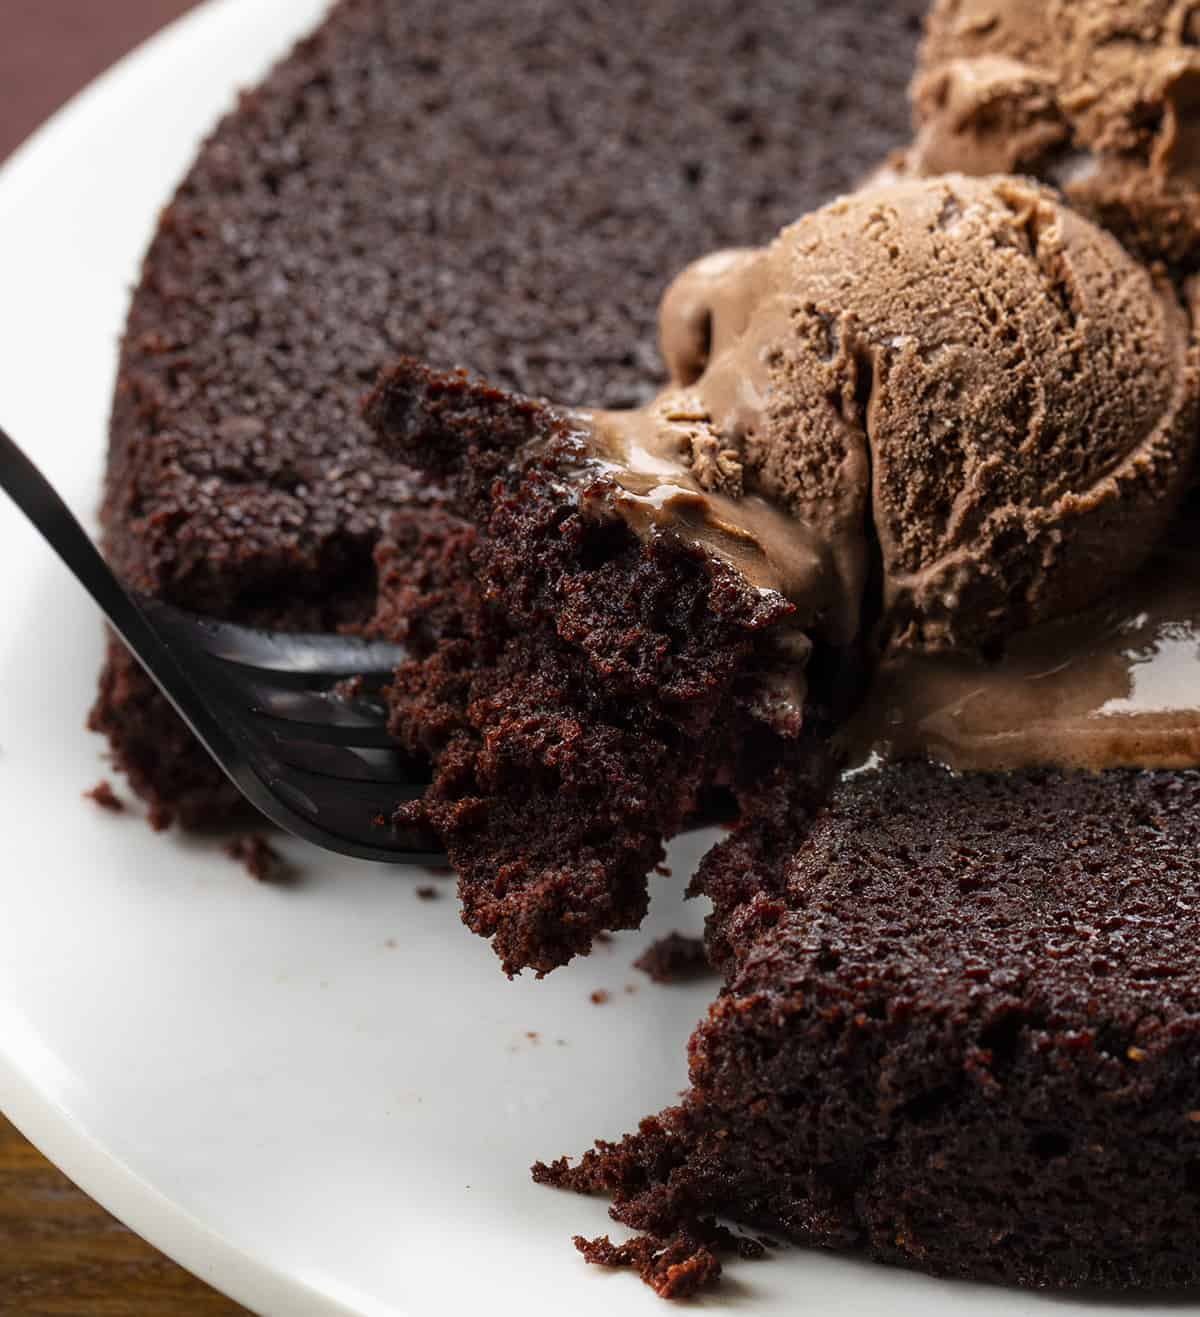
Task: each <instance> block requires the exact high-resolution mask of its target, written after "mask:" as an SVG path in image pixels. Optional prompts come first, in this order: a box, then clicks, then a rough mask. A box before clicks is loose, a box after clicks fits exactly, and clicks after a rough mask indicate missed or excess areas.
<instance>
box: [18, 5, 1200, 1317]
mask: <svg viewBox="0 0 1200 1317" xmlns="http://www.w3.org/2000/svg"><path fill="white" fill-rule="evenodd" d="M400 2H401V0H397V3H400ZM323 8H324V5H323V3H322V0H221V2H220V3H213V4H210V5H208V6H206V7H204V8H202V9H200V10H199V11H198V12H196V13H195V14H194V15H193V16H191V17H189V18H188V19H186V20H184V21H183V22H181V23H179V24H177V25H176V26H175V27H173V28H172V29H170V30H169V31H168V32H167V33H165V34H164V35H162V36H161V37H159V38H158V39H157V40H155V41H154V42H153V43H151V44H150V45H149V46H147V47H145V48H144V49H143V50H142V51H140V52H139V53H137V54H136V55H135V56H133V57H132V58H131V59H129V60H127V61H126V62H125V63H123V64H122V65H120V66H119V67H118V68H117V69H116V70H114V71H113V72H112V73H111V74H109V75H108V76H107V77H105V78H103V79H101V80H100V81H99V82H97V83H96V84H95V85H94V86H93V87H92V88H91V89H90V90H89V91H88V92H86V93H85V94H84V95H83V96H81V97H80V98H79V99H78V100H77V101H76V102H74V104H73V105H72V106H71V107H70V108H69V109H68V110H67V111H66V112H65V113H63V114H62V115H60V116H59V117H58V118H57V119H56V120H55V121H53V122H52V123H51V124H50V125H49V126H48V127H47V128H46V129H44V130H43V131H42V132H41V133H40V134H39V135H38V136H37V137H36V138H35V139H34V140H33V141H32V142H31V143H30V144H29V145H28V146H27V147H26V148H25V149H24V150H23V151H22V152H20V153H19V154H18V155H17V156H16V157H15V158H14V159H13V161H12V162H11V163H10V164H9V165H8V166H7V167H6V168H5V169H4V170H3V172H2V173H0V363H2V366H0V381H2V383H0V409H2V410H0V415H2V416H3V418H4V422H5V424H6V425H8V426H9V427H10V428H11V429H12V430H13V432H14V433H15V435H16V436H17V437H18V438H19V439H20V441H21V442H22V443H24V444H26V445H27V446H29V448H30V449H31V450H32V451H33V452H34V454H35V455H36V457H37V458H38V460H39V461H41V462H42V463H43V464H44V466H45V468H46V470H47V471H48V473H49V474H50V476H51V477H52V479H54V480H55V481H57V482H58V484H59V487H60V488H61V489H62V490H63V491H64V492H65V494H66V495H67V497H68V499H69V500H70V501H71V502H72V503H73V505H74V506H75V508H76V509H77V510H81V512H82V513H84V514H87V513H89V512H90V510H91V509H92V507H93V505H94V504H95V502H96V499H97V491H98V489H99V480H100V471H101V461H102V452H103V447H104V432H105V419H106V413H107V409H108V401H109V395H110V391H111V387H112V377H113V369H114V362H115V347H116V340H117V336H118V334H119V332H120V328H121V323H122V319H123V316H124V311H125V304H126V299H127V294H128V288H129V286H130V284H131V283H132V281H133V279H134V278H135V274H136V270H137V265H138V261H139V259H140V255H141V252H142V249H143V247H144V245H145V242H146V240H147V238H148V236H149V233H150V230H151V226H152V223H153V220H154V216H155V214H156V211H157V209H158V207H159V206H160V205H161V204H162V203H163V202H164V201H165V200H166V198H167V196H168V194H169V191H170V188H171V187H172V186H173V184H174V182H175V181H176V179H177V178H179V177H180V175H181V174H182V172H183V170H184V169H185V168H186V166H187V164H188V161H189V160H190V159H191V157H192V155H193V154H194V151H195V147H196V144H197V142H198V140H199V138H200V137H201V135H202V134H203V133H204V132H205V131H206V130H207V128H208V127H209V126H210V125H211V124H212V122H213V121H214V120H215V118H216V116H217V115H218V113H220V112H221V111H222V110H223V109H224V108H226V106H227V105H228V104H229V103H231V101H232V97H233V93H234V90H235V88H237V87H238V86H240V85H245V84H246V83H247V82H250V81H252V80H253V79H255V78H256V77H258V76H259V75H260V74H261V73H262V72H263V71H264V70H265V68H266V67H267V65H268V64H269V62H270V61H271V60H272V59H273V58H274V57H275V56H277V55H278V54H280V53H281V52H282V51H283V50H284V49H285V48H286V47H287V46H288V44H289V43H290V41H291V39H292V38H294V37H295V36H297V35H299V34H300V33H302V32H303V31H305V30H306V29H307V28H309V27H311V25H312V24H313V23H314V22H315V21H316V19H317V18H318V16H319V14H320V13H321V12H322V10H323ZM0 504H2V506H0V562H2V563H3V564H4V566H3V568H2V569H0V615H2V616H3V618H4V627H3V632H2V634H0V831H2V835H3V838H4V841H3V850H2V851H0V854H2V855H3V859H2V861H0V909H2V910H3V917H2V918H0V1105H2V1106H3V1108H4V1110H5V1111H6V1112H7V1113H8V1115H9V1116H10V1117H11V1118H12V1119H13V1120H14V1121H15V1122H16V1123H17V1125H19V1126H20V1128H21V1129H22V1130H23V1131H24V1132H25V1133H26V1134H27V1135H28V1136H29V1137H30V1138H31V1139H33V1141H34V1142H35V1143H37V1144H38V1145H39V1146H40V1147H41V1148H42V1149H43V1151H45V1152H46V1153H47V1154H48V1155H49V1156H50V1157H52V1158H53V1159H54V1160H55V1161H56V1162H57V1163H58V1164H59V1165H60V1166H62V1167H63V1169H64V1170H65V1171H66V1172H67V1173H68V1174H69V1175H71V1176H72V1177H73V1178H74V1179H75V1180H76V1181H78V1183H79V1184H80V1185H82V1186H83V1187H84V1188H85V1189H86V1190H87V1191H88V1192H89V1193H91V1194H93V1195H94V1196H95V1197H96V1198H98V1199H99V1200H100V1201H101V1202H102V1203H103V1204H104V1205H105V1206H107V1207H108V1208H109V1209H111V1210H112V1211H113V1212H115V1213H116V1214H117V1215H118V1216H120V1217H121V1218H123V1219H124V1220H125V1221H127V1222H128V1223H129V1224H130V1225H131V1226H132V1227H133V1228H134V1229H135V1230H137V1231H139V1232H140V1233H141V1234H143V1235H145V1236H146V1237H147V1238H148V1239H150V1240H151V1241H152V1242H153V1243H154V1244H156V1245H158V1247H159V1248H161V1249H164V1250H165V1251H166V1252H167V1253H169V1254H171V1255H172V1256H173V1257H175V1258H177V1259H179V1260H180V1261H181V1262H182V1263H183V1264H184V1265H185V1266H187V1267H190V1268H191V1269H192V1270H193V1271H195V1272H197V1273H199V1274H200V1275H201V1276H203V1277H204V1278H205V1279H207V1280H209V1281H210V1282H212V1283H213V1284H214V1285H217V1286H218V1287H220V1288H221V1289H223V1290H225V1291H227V1292H228V1293H229V1294H231V1295H233V1296H234V1297H236V1298H238V1299H240V1300H241V1301H242V1302H243V1303H245V1304H247V1305H249V1306H250V1307H252V1308H255V1309H258V1310H260V1311H264V1312H271V1313H285V1314H289V1317H290V1315H291V1314H307V1313H314V1314H330V1313H361V1314H368V1313H369V1314H376V1313H379V1314H383V1313H387V1314H403V1315H404V1317H427V1315H428V1314H434V1313H444V1312H457V1311H459V1310H464V1311H465V1310H468V1309H470V1310H472V1311H478V1312H481V1313H487V1314H488V1315H489V1317H510V1315H511V1317H517V1315H518V1314H520V1315H521V1317H548V1315H549V1314H551V1313H555V1314H557V1313H559V1312H560V1311H561V1310H562V1309H563V1308H564V1307H565V1308H566V1309H567V1310H568V1311H570V1312H572V1313H575V1314H580V1315H582V1317H586V1315H587V1314H601V1313H603V1314H611V1313H612V1312H613V1311H619V1312H621V1313H629V1314H637V1313H643V1314H650V1313H654V1314H657V1315H658V1317H662V1314H663V1312H664V1311H666V1310H665V1309H663V1308H662V1307H661V1305H660V1303H659V1301H658V1300H657V1299H655V1298H654V1297H653V1296H652V1295H651V1294H650V1292H649V1291H648V1290H646V1289H645V1288H644V1287H643V1286H641V1285H639V1284H638V1283H637V1281H636V1280H634V1279H632V1278H631V1277H629V1276H610V1275H606V1274H605V1273H602V1272H600V1271H598V1270H596V1269H593V1268H588V1267H586V1266H585V1265H584V1263H583V1262H582V1261H581V1260H580V1259H579V1258H578V1257H577V1255H576V1254H575V1252H574V1251H573V1249H572V1248H571V1246H570V1242H569V1236H570V1235H571V1234H572V1233H575V1232H582V1233H585V1234H592V1233H599V1232H602V1231H604V1230H606V1229H608V1228H609V1222H608V1220H607V1217H606V1214H605V1208H604V1204H602V1203H600V1202H597V1201H593V1200H587V1199H583V1198H577V1197H574V1196H566V1195H562V1194H557V1193H554V1192H551V1191H549V1190H546V1189H539V1188H537V1187H535V1186H534V1185H533V1184H531V1182H530V1180H529V1176H528V1167H529V1165H530V1163H531V1162H532V1161H533V1160H534V1159H535V1158H538V1157H547V1158H549V1157H554V1156H557V1155H559V1154H561V1153H563V1152H571V1153H574V1152H578V1151H581V1150H582V1149H583V1148H584V1147H586V1146H587V1145H588V1143H589V1142H590V1140H591V1139H592V1138H593V1137H594V1136H597V1135H605V1136H616V1135H618V1134H620V1133H622V1132H624V1131H625V1130H627V1129H630V1128H632V1127H633V1126H634V1124H635V1123H636V1121H637V1120H638V1119H639V1118H640V1117H641V1116H642V1115H644V1114H646V1113H649V1112H652V1111H655V1110H657V1109H658V1108H660V1107H661V1106H663V1105H665V1104H667V1103H669V1102H670V1101H671V1100H672V1099H673V1098H674V1096H675V1094H676V1093H677V1092H678V1091H679V1090H680V1089H681V1088H682V1087H683V1086H684V1083H685V1065H684V1042H685V1039H686V1037H687V1035H688V1033H689V1031H690V1029H691V1027H692V1025H693V1023H694V1022H695V1021H696V1020H697V1019H698V1018H699V1016H700V1014H701V1013H702V1011H703V1009H704V1007H705V1005H706V1002H707V999H708V998H709V996H711V993H712V988H711V985H702V986H699V987H692V988H669V989H668V988H655V987H653V986H651V985H650V984H649V983H648V982H647V981H646V980H645V979H644V978H643V977H642V976H640V975H638V974H636V973H634V972H633V971H632V970H631V969H630V962H631V961H632V960H633V958H634V956H635V955H636V954H637V952H638V950H639V949H640V948H641V947H642V945H643V944H644V943H645V942H647V941H648V940H649V939H650V938H651V937H653V936H656V935H659V934H661V933H664V932H666V931H669V930H670V929H672V928H685V929H689V930H693V929H695V928H697V927H698V926H699V922H700V918H701V914H702V912H701V910H699V909H698V908H696V907H694V906H689V907H684V906H683V905H682V903H681V900H680V892H681V889H682V886H683V881H684V880H685V879H686V876H687V873H688V871H689V868H690V866H691V865H692V864H693V863H694V862H695V859H696V857H697V856H698V854H699V851H700V847H701V846H702V845H703V843H704V839H703V838H692V839H690V840H689V841H688V842H686V843H684V844H681V845H680V846H677V847H676V848H675V849H674V852H673V855H672V862H673V864H674V866H675V872H676V878H675V879H674V880H672V881H670V882H662V883H659V884H658V885H657V890H656V898H655V902H654V909H653V914H652V916H651V919H650V921H649V923H648V925H647V928H646V929H645V930H644V931H643V932H642V933H641V934H639V935H637V936H624V937H620V938H618V939H617V940H616V941H615V942H614V944H613V945H612V946H611V947H609V948H606V949H601V950H599V951H598V952H597V953H596V954H595V955H593V956H592V957H591V958H590V959H588V960H586V961H582V962H578V963H576V964H575V965H573V966H572V967H570V968H569V969H568V970H566V971H561V972H559V973H557V974H555V975H553V976H552V977H551V978H550V979H549V980H547V981H546V982H544V983H537V982H534V981H531V980H528V979H526V980H523V981H520V982H517V983H512V984H509V983H506V982H505V981H504V979H503V978H502V977H501V974H500V971H499V968H498V966H497V964H496V962H495V961H494V959H493V957H492V954H491V952H490V951H489V949H488V948H487V947H486V946H485V945H484V944H483V943H482V942H481V941H479V940H478V939H476V938H473V937H471V936H470V935H469V934H467V933H466V932H465V931H464V930H463V929H462V928H461V926H460V925H459V923H458V918H457V911H456V909H455V905H454V902H453V901H452V900H451V899H450V897H449V892H448V889H447V887H446V885H445V884H443V886H442V890H443V898H442V899H441V900H438V901H434V902H423V901H419V900H418V899H417V898H416V896H415V894H414V887H415V885H416V884H415V882H414V880H413V878H412V877H410V876H408V875H406V874H404V873H397V872H394V871H389V870H385V869H382V868H378V867H374V866H355V865H354V864H352V863H339V862H337V861H335V860H332V859H331V858H330V857H328V856H325V855H322V854H318V853H317V852H315V851H309V850H307V849H305V848H304V847H302V846H300V845H287V846H286V849H287V851H288V853H289V856H290V857H291V858H292V859H293V860H294V861H295V863H296V864H297V866H298V867H299V868H300V869H301V870H302V872H303V874H304V882H303V884H302V885H301V886H300V887H299V888H298V889H296V890H293V891H281V890H278V889H272V888H269V887H264V886H261V885H257V884H255V883H253V882H251V881H250V879H249V878H248V877H247V876H246V875H245V874H244V873H243V872H242V871H241V870H240V869H238V868H237V867H236V866H235V865H234V864H232V863H231V862H230V861H229V860H228V859H227V858H225V857H224V856H223V855H222V854H221V852H220V847H219V844H217V843H212V842H197V841H190V840H184V839H181V838H179V837H177V836H167V837H155V836H153V835H151V834H150V832H149V831H148V830H147V829H146V828H145V826H144V825H143V824H142V823H141V822H140V820H139V819H138V818H137V817H134V816H125V817H111V816H108V815H105V814H102V813H101V811H100V810H98V809H97V808H96V807H95V806H93V805H91V804H90V803H87V802H85V801H83V800H81V799H80V793H81V792H82V791H83V790H84V789H86V788H88V787H90V786H91V785H92V784H93V783H94V782H95V781H96V780H97V779H98V778H99V777H100V776H102V774H103V772H104V765H103V763H102V762H101V759H100V744H99V742H98V741H97V740H96V738H94V737H91V736H89V735H87V734H86V733H85V732H84V730H83V726H82V723H83V718H84V714H85V712H86V709H87V706H88V704H89V701H90V699H91V697H92V693H93V688H94V681H95V675H96V672H97V669H98V666H99V661H100V628H99V625H98V622H97V619H96V616H95V613H94V611H93V609H92V608H91V606H90V605H89V603H88V602H87V601H86V600H85V599H84V597H83V596H82V594H81V592H80V590H79V589H78V588H77V587H76V586H75V584H74V583H73V582H72V581H71V580H70V578H69V577H68V576H67V575H66V573H65V572H64V571H63V570H62V569H61V568H60V567H59V566H58V564H57V562H56V561H55V560H53V559H52V558H51V557H50V555H49V554H48V552H47V551H46V550H45V549H44V547H43V546H42V545H41V544H40V543H39V542H38V540H37V539H36V538H35V536H34V535H33V533H32V532H31V531H30V530H29V529H28V528H27V527H26V526H25V525H24V523H23V522H21V521H20V520H19V518H18V517H17V516H16V515H15V513H13V511H12V509H11V508H10V507H9V506H8V505H7V504H5V503H3V500H0ZM626 984H635V985H636V986H637V991H636V993H635V994H629V993H627V992H626V991H625V985H626ZM597 988H605V989H607V990H608V991H609V992H610V993H611V994H612V998H611V1001H610V1002H609V1003H608V1004H607V1005H603V1006H597V1005H594V1004H592V1002H591V1001H590V1000H589V996H590V993H591V992H592V991H593V990H594V989H597ZM532 1034H536V1035H537V1038H536V1039H534V1038H533V1037H531V1035H532ZM705 1304H706V1306H708V1307H711V1308H712V1309H715V1310H719V1311H720V1310H725V1309H727V1308H738V1309H739V1310H744V1311H746V1312H748V1313H751V1314H754V1317H779V1314H782V1313H784V1312H789V1313H791V1312H797V1311H806V1312H812V1313H822V1314H823V1313H827V1312H830V1311H832V1310H833V1309H834V1308H835V1307H836V1308H837V1309H838V1310H840V1311H841V1312H842V1313H845V1314H847V1315H848V1317H849V1315H852V1314H877V1313H883V1312H887V1313H888V1314H892V1315H894V1317H905V1315H906V1314H912V1317H917V1315H918V1314H920V1315H921V1317H927V1315H929V1314H951V1313H955V1314H960V1313H967V1314H971V1315H978V1317H1016V1314H1023V1313H1035V1312H1037V1313H1043V1312H1045V1311H1047V1309H1048V1308H1050V1307H1052V1306H1055V1301H1054V1300H1051V1299H1044V1298H1040V1297H1038V1296H1034V1295H1024V1294H1017V1293H1011V1292H1007V1291H1003V1290H994V1289H980V1288H975V1287H969V1286H961V1285H949V1284H941V1283H938V1282H935V1281H931V1280H928V1279H926V1278H923V1277H920V1276H914V1275H908V1274H905V1273H902V1272H896V1271H885V1270H883V1269H880V1268H876V1267H873V1266H870V1265H866V1264H862V1263H859V1262H855V1261H853V1260H848V1259H844V1258H836V1257H830V1256H826V1255H822V1254H817V1253H811V1252H805V1251H803V1250H790V1251H787V1252H786V1253H784V1254H782V1255H780V1256H777V1257H775V1258H773V1259H772V1260H770V1261H766V1262H762V1263H753V1264H743V1265H735V1266H733V1267H731V1268H730V1279H729V1283H728V1284H727V1285H726V1286H725V1287H724V1288H723V1289H722V1290H721V1291H720V1292H719V1293H718V1294H716V1295H715V1296H713V1297H711V1298H709V1299H707V1300H705ZM1070 1308H1071V1310H1072V1311H1074V1312H1080V1313H1081V1312H1084V1311H1089V1310H1093V1309H1092V1307H1091V1305H1088V1304H1083V1305H1080V1304H1071V1305H1070ZM1173 1311H1176V1312H1178V1311H1180V1309H1178V1308H1175V1309H1173ZM1196 1311H1200V1308H1198V1309H1196Z"/></svg>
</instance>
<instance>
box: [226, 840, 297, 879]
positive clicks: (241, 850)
mask: <svg viewBox="0 0 1200 1317" xmlns="http://www.w3.org/2000/svg"><path fill="white" fill-rule="evenodd" d="M225 854H226V855H228V856H229V858H230V859H231V860H237V861H238V863H239V864H241V865H243V866H244V867H245V870H246V872H247V873H248V874H249V875H250V877H251V878H254V879H257V881H258V882H260V883H286V882H289V881H290V880H291V879H292V878H293V877H294V876H295V875H294V873H293V871H292V868H291V866H290V865H289V864H288V862H287V861H286V860H285V859H284V858H283V856H282V855H280V854H279V852H278V851H277V850H276V849H275V848H274V847H273V846H272V845H271V844H270V842H268V841H267V839H266V838H265V837H260V836H258V835H257V834H251V835H249V836H246V837H238V838H236V839H235V840H234V841H231V842H230V843H229V844H228V845H227V846H226V847H225Z"/></svg>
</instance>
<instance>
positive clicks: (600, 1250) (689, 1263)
mask: <svg viewBox="0 0 1200 1317" xmlns="http://www.w3.org/2000/svg"><path fill="white" fill-rule="evenodd" d="M574 1242H575V1247H576V1248H577V1249H578V1250H579V1251H580V1253H582V1254H583V1256H584V1259H585V1260H586V1261H588V1262H590V1263H592V1264H593V1265H595V1266H598V1267H613V1268H617V1269H627V1270H630V1271H636V1272H637V1274H638V1275H639V1276H640V1277H641V1278H642V1280H643V1281H645V1283H646V1284H647V1285H649V1286H650V1288H651V1289H652V1290H653V1291H654V1292H655V1294H657V1295H658V1296H659V1298H660V1299H686V1298H690V1297H691V1296H692V1295H694V1294H697V1293H699V1291H700V1290H702V1289H704V1288H705V1287H706V1286H709V1285H712V1284H714V1283H715V1282H716V1281H717V1280H718V1278H719V1277H720V1275H721V1264H720V1262H719V1261H718V1260H717V1257H716V1254H715V1253H713V1251H712V1249H711V1248H710V1247H709V1246H708V1245H707V1244H705V1243H703V1242H701V1241H700V1240H698V1239H696V1238H695V1237H694V1236H691V1235H689V1234H687V1233H686V1232H680V1233H679V1234H676V1235H672V1236H671V1237H670V1238H669V1239H656V1238H655V1237H653V1236H651V1235H639V1236H636V1237H635V1238H633V1239H631V1240H629V1241H628V1242H626V1243H624V1244H614V1243H613V1242H612V1240H611V1239H609V1237H608V1236H607V1235H601V1236H600V1237H599V1239H584V1237H583V1236H582V1235H576V1236H575V1239H574Z"/></svg>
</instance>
